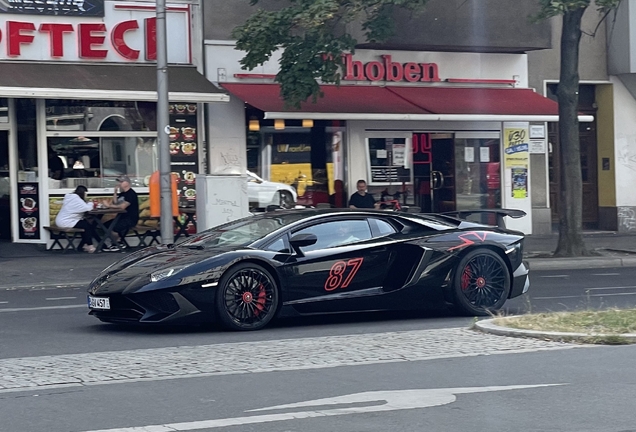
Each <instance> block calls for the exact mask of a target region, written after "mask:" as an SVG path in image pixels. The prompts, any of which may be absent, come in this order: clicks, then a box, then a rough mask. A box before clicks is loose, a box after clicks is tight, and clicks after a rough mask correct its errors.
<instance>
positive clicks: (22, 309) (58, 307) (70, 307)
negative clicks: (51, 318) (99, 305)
mask: <svg viewBox="0 0 636 432" xmlns="http://www.w3.org/2000/svg"><path fill="white" fill-rule="evenodd" d="M75 308H86V309H88V306H87V305H85V304H82V305H65V306H41V307H30V308H0V312H29V311H41V310H50V309H75Z"/></svg>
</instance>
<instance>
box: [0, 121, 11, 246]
mask: <svg viewBox="0 0 636 432" xmlns="http://www.w3.org/2000/svg"><path fill="white" fill-rule="evenodd" d="M0 240H11V179H10V176H9V132H7V131H3V130H0Z"/></svg>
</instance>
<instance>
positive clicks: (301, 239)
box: [289, 234, 318, 256]
mask: <svg viewBox="0 0 636 432" xmlns="http://www.w3.org/2000/svg"><path fill="white" fill-rule="evenodd" d="M289 242H290V243H291V246H292V248H294V251H296V253H297V254H298V255H300V256H304V255H303V252H302V251H301V250H300V248H302V247H307V246H311V245H315V244H316V242H318V237H316V235H315V234H296V235H295V236H293V237H292V238H291V240H290V241H289Z"/></svg>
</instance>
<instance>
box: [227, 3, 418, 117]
mask: <svg viewBox="0 0 636 432" xmlns="http://www.w3.org/2000/svg"><path fill="white" fill-rule="evenodd" d="M427 1H428V0H290V1H289V5H288V6H286V7H283V8H281V9H280V10H277V11H266V10H263V9H260V8H259V9H257V11H256V12H255V13H254V14H253V15H252V16H250V17H249V18H248V19H247V20H246V21H245V23H244V24H243V25H241V26H238V27H237V28H235V29H234V32H233V37H234V38H235V39H236V40H237V43H236V48H237V49H239V50H242V51H245V52H246V54H245V56H244V57H243V58H242V59H241V65H242V67H243V68H244V69H247V70H253V69H254V68H256V67H257V66H259V65H262V64H263V63H265V62H267V61H268V60H270V59H271V58H272V55H273V54H274V52H276V51H277V50H279V49H281V50H283V53H282V55H281V60H280V69H279V72H278V74H277V75H276V81H277V82H278V83H280V85H281V95H282V97H283V99H284V100H285V101H286V103H288V104H290V105H293V106H295V107H299V106H300V103H301V102H303V101H305V100H307V99H308V98H309V97H310V96H311V97H313V100H314V101H315V100H316V98H317V97H318V96H319V95H320V85H319V84H318V81H321V82H323V83H333V84H339V83H340V65H341V64H342V55H343V54H344V53H348V52H354V49H355V46H356V44H357V43H358V41H357V40H355V39H354V38H353V37H352V36H351V35H350V34H349V33H348V32H347V25H348V24H351V23H353V22H354V21H359V22H361V23H362V30H363V32H364V36H365V38H366V40H367V41H383V40H386V39H387V38H388V37H389V36H391V34H393V31H394V23H393V12H394V9H395V8H405V9H409V10H412V11H420V10H422V9H423V7H424V5H425V4H426V2H427ZM258 2H259V0H251V2H250V3H251V4H252V5H257V4H258Z"/></svg>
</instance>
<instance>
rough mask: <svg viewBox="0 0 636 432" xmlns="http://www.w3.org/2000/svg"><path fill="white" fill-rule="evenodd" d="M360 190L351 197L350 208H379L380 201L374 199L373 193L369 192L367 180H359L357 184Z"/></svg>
mask: <svg viewBox="0 0 636 432" xmlns="http://www.w3.org/2000/svg"><path fill="white" fill-rule="evenodd" d="M356 187H357V189H358V191H357V192H356V193H354V194H353V195H351V198H349V208H354V209H355V208H358V209H362V208H370V209H372V208H379V207H380V203H378V202H376V201H375V200H374V199H373V195H371V194H369V193H367V182H366V181H364V180H358V183H357V184H356Z"/></svg>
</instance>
